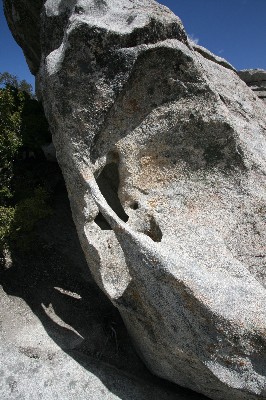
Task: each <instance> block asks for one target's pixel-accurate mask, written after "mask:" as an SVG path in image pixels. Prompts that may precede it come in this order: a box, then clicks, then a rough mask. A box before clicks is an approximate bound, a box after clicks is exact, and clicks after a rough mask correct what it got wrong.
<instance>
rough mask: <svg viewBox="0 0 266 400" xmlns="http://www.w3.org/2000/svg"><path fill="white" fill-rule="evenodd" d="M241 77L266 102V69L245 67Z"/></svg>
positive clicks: (240, 74) (240, 72) (239, 72)
mask: <svg viewBox="0 0 266 400" xmlns="http://www.w3.org/2000/svg"><path fill="white" fill-rule="evenodd" d="M238 75H239V76H240V78H241V79H242V80H243V81H244V82H246V84H247V85H248V86H249V87H250V88H251V89H252V90H253V92H255V93H256V95H257V96H258V97H259V98H260V99H262V100H263V101H264V102H265V103H266V71H265V70H263V69H243V70H242V71H238Z"/></svg>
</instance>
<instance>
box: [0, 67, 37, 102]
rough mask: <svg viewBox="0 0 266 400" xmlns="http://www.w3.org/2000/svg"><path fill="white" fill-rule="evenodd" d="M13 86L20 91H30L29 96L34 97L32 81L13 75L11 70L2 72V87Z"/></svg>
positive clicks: (0, 85) (0, 75) (0, 76)
mask: <svg viewBox="0 0 266 400" xmlns="http://www.w3.org/2000/svg"><path fill="white" fill-rule="evenodd" d="M7 86H11V87H13V88H15V89H17V90H19V91H20V92H25V93H28V95H29V96H31V97H33V91H32V86H31V84H30V83H28V82H27V81H25V79H22V80H21V81H20V80H19V79H18V77H17V76H15V75H11V74H10V73H9V72H1V73H0V87H7Z"/></svg>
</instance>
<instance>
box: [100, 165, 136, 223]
mask: <svg viewBox="0 0 266 400" xmlns="http://www.w3.org/2000/svg"><path fill="white" fill-rule="evenodd" d="M96 182H97V184H98V186H99V189H100V191H101V193H102V195H103V196H104V198H105V200H106V201H107V203H108V204H109V206H110V207H111V208H112V210H113V211H114V212H115V213H116V215H118V217H119V218H120V219H122V221H124V222H127V221H128V215H127V214H126V213H125V211H124V209H123V207H122V204H121V202H120V200H119V197H118V188H119V172H118V166H117V164H116V163H114V162H112V163H110V164H107V165H106V166H105V167H104V168H103V170H102V172H101V173H100V175H99V176H98V178H97V179H96ZM94 222H95V223H96V224H97V225H98V226H99V227H100V228H101V229H102V230H111V229H112V228H111V226H110V225H109V223H108V222H107V221H106V219H105V218H104V216H103V215H102V213H100V212H99V214H98V215H97V217H96V218H95V220H94Z"/></svg>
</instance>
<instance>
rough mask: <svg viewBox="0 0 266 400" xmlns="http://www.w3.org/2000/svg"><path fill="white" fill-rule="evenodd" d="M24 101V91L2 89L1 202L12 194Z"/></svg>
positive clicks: (0, 103) (0, 137)
mask: <svg viewBox="0 0 266 400" xmlns="http://www.w3.org/2000/svg"><path fill="white" fill-rule="evenodd" d="M23 102H24V95H23V93H17V91H16V89H15V90H14V89H12V88H11V87H7V88H5V89H3V88H2V89H0V173H1V179H0V204H3V203H4V204H5V203H6V200H7V199H9V198H10V196H11V179H12V176H13V161H14V158H15V156H16V155H17V154H18V150H19V148H20V147H21V146H22V138H21V133H20V130H21V125H22V118H21V114H22V108H23Z"/></svg>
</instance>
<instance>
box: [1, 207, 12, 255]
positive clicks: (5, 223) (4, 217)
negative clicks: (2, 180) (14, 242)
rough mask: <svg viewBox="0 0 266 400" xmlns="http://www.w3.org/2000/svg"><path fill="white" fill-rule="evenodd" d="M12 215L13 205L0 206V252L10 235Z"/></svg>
mask: <svg viewBox="0 0 266 400" xmlns="http://www.w3.org/2000/svg"><path fill="white" fill-rule="evenodd" d="M14 215H15V209H14V208H13V207H2V206H0V253H2V252H3V249H4V248H5V247H6V243H7V240H8V238H9V237H10V234H11V225H12V222H13V220H14Z"/></svg>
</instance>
